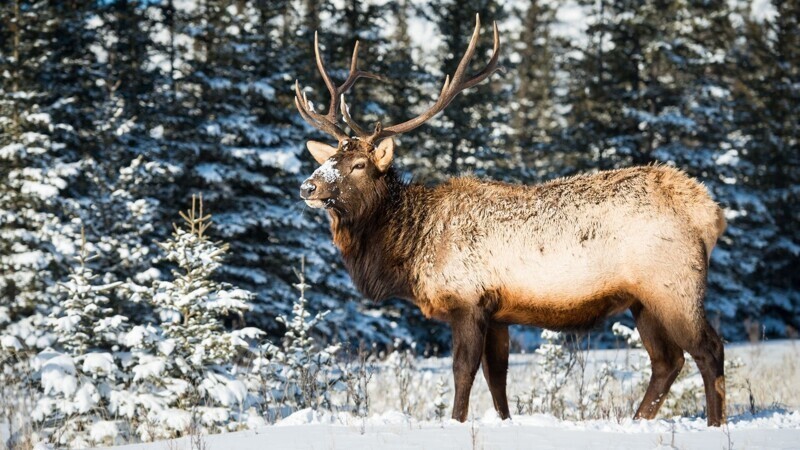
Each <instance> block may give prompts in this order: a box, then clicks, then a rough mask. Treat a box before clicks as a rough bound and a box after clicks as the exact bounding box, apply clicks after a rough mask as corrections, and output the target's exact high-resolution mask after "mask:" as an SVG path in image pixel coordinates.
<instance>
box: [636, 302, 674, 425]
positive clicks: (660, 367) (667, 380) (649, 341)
mask: <svg viewBox="0 0 800 450" xmlns="http://www.w3.org/2000/svg"><path fill="white" fill-rule="evenodd" d="M631 312H633V317H634V319H635V320H636V328H637V329H638V330H639V335H640V336H641V338H642V344H643V345H644V348H645V350H647V354H648V355H649V356H650V365H651V371H652V374H651V375H650V383H649V384H648V385H647V391H646V392H645V394H644V398H643V399H642V403H641V404H640V405H639V409H637V410H636V414H635V415H634V418H635V419H654V418H655V416H656V414H657V413H658V410H659V409H660V408H661V405H662V404H663V403H664V400H665V399H666V396H667V394H668V393H669V388H670V387H671V386H672V383H673V382H675V378H677V376H678V374H679V373H680V372H681V369H682V368H683V363H684V358H683V350H682V349H681V348H680V346H678V344H676V343H675V342H674V341H673V340H672V338H671V337H670V336H669V335H668V334H667V331H666V330H665V329H664V326H663V325H662V324H661V323H660V322H659V320H658V319H657V318H656V316H655V315H654V314H653V313H652V312H651V311H649V310H647V309H645V308H644V307H642V305H641V304H636V305H634V306H633V307H631Z"/></svg>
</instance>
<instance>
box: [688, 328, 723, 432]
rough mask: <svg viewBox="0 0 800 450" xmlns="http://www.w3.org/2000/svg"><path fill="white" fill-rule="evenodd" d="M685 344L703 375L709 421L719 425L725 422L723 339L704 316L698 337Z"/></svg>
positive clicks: (711, 423)
mask: <svg viewBox="0 0 800 450" xmlns="http://www.w3.org/2000/svg"><path fill="white" fill-rule="evenodd" d="M685 345H686V347H684V348H685V349H686V351H687V352H689V354H690V355H692V358H693V359H694V361H695V363H697V368H698V369H699V370H700V375H702V377H703V386H704V388H705V392H706V415H707V416H706V420H707V423H708V425H709V426H712V427H718V426H720V425H722V424H724V423H725V347H724V345H723V343H722V339H721V338H720V337H719V335H718V334H717V332H716V331H714V328H713V327H712V326H711V324H710V323H708V320H706V318H705V317H703V318H702V319H701V320H700V324H699V330H698V333H697V337H696V338H695V339H693V340H691V341H688V342H686V344H685Z"/></svg>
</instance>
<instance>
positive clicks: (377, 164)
mask: <svg viewBox="0 0 800 450" xmlns="http://www.w3.org/2000/svg"><path fill="white" fill-rule="evenodd" d="M307 147H308V150H309V151H310V152H311V155H312V156H313V157H314V159H315V160H316V161H317V162H318V163H320V164H321V165H320V166H319V167H318V168H317V170H315V171H314V173H312V174H311V176H310V177H308V178H307V179H306V180H305V181H304V182H303V184H302V185H300V196H301V197H302V198H303V200H305V201H306V204H307V205H308V206H310V207H312V208H326V209H332V210H335V211H337V212H339V213H340V214H342V213H348V212H349V213H357V212H359V211H364V210H365V209H366V208H367V207H368V205H370V204H372V203H373V201H374V200H376V199H375V198H374V197H376V196H377V195H379V194H380V192H381V189H379V186H382V185H385V183H383V177H384V175H385V174H386V171H387V170H388V169H389V166H390V164H391V162H392V156H393V154H394V141H392V139H391V138H388V139H384V140H383V141H381V143H380V144H378V145H377V146H374V145H373V144H372V143H370V142H367V141H365V140H361V139H343V140H342V141H340V142H339V146H338V147H332V146H330V145H327V144H323V143H321V142H316V141H309V142H308V144H307Z"/></svg>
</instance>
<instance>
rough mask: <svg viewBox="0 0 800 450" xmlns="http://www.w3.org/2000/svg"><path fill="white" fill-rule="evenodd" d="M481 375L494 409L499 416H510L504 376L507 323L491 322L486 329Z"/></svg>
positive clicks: (506, 355)
mask: <svg viewBox="0 0 800 450" xmlns="http://www.w3.org/2000/svg"><path fill="white" fill-rule="evenodd" d="M481 365H482V366H483V377H484V378H486V383H487V384H488V385H489V392H491V393H492V400H493V401H494V409H495V410H497V414H499V415H500V418H501V419H503V420H505V419H508V418H510V417H511V414H510V413H509V412H508V399H507V398H506V376H507V375H508V325H503V324H491V325H489V327H488V329H487V330H486V339H485V342H484V346H483V360H482V361H481Z"/></svg>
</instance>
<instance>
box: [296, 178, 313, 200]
mask: <svg viewBox="0 0 800 450" xmlns="http://www.w3.org/2000/svg"><path fill="white" fill-rule="evenodd" d="M316 190H317V185H316V184H314V182H312V181H309V180H306V181H304V182H303V184H301V185H300V197H303V198H308V197H310V196H311V194H313V193H314V191H316Z"/></svg>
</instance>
